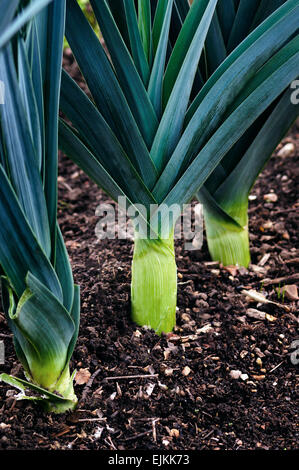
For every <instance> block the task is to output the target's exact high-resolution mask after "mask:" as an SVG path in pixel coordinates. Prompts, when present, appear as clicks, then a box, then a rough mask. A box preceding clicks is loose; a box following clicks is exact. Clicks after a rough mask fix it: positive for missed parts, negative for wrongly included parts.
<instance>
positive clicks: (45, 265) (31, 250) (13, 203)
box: [0, 166, 62, 301]
mask: <svg viewBox="0 0 299 470" xmlns="http://www.w3.org/2000/svg"><path fill="white" fill-rule="evenodd" d="M0 227H1V230H0V265H1V266H2V267H3V270H4V271H5V273H6V275H7V277H8V278H9V280H10V282H11V284H12V286H13V288H14V290H15V292H16V294H17V295H18V296H19V297H20V296H21V295H22V294H23V292H24V290H25V289H26V283H25V278H26V276H27V273H28V272H29V271H31V272H32V273H33V274H34V275H35V276H36V277H37V278H38V279H40V281H41V282H43V284H44V285H45V286H47V287H48V289H49V290H51V292H53V294H54V295H55V296H56V297H57V299H58V300H60V301H62V292H61V286H60V284H59V281H58V278H57V276H56V273H55V271H54V269H53V268H52V266H51V264H50V262H49V260H48V258H47V256H46V255H45V253H44V252H43V250H42V248H41V247H40V245H39V244H38V242H37V240H36V238H35V236H34V234H33V232H32V230H31V228H30V226H29V224H28V222H27V220H26V218H25V216H24V213H23V211H22V209H21V207H20V205H19V202H18V200H17V197H16V194H15V192H14V190H13V188H12V186H11V184H10V182H9V180H8V178H7V176H6V174H5V172H4V171H3V168H2V167H1V166H0Z"/></svg>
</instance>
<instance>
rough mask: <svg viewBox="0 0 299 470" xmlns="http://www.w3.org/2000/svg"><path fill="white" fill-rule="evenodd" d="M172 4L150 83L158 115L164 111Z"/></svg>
mask: <svg viewBox="0 0 299 470" xmlns="http://www.w3.org/2000/svg"><path fill="white" fill-rule="evenodd" d="M172 5H173V0H169V1H168V4H167V10H166V13H165V16H164V21H163V25H162V30H161V35H160V41H159V44H158V47H157V51H156V54H155V59H154V64H153V68H152V71H151V76H150V81H149V85H148V94H149V97H150V99H151V102H152V104H153V106H154V109H155V111H156V114H157V116H158V117H160V116H161V112H162V90H163V77H164V68H165V61H166V52H167V45H168V37H169V27H170V20H171V14H172Z"/></svg>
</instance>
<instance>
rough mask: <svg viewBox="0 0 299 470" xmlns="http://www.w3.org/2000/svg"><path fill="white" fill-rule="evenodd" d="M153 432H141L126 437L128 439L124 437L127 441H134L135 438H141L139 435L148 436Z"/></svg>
mask: <svg viewBox="0 0 299 470" xmlns="http://www.w3.org/2000/svg"><path fill="white" fill-rule="evenodd" d="M151 432H152V431H145V432H141V433H140V434H135V436H131V437H126V439H124V440H125V441H134V440H135V439H139V437H143V436H147V435H148V434H150V433H151Z"/></svg>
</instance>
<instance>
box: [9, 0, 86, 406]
mask: <svg viewBox="0 0 299 470" xmlns="http://www.w3.org/2000/svg"><path fill="white" fill-rule="evenodd" d="M23 3H24V2H19V1H17V0H1V19H0V44H1V46H2V47H1V49H0V79H1V81H2V82H3V84H4V87H3V88H4V96H3V100H2V101H3V103H2V104H0V271H1V272H0V274H1V291H2V301H3V308H4V311H5V314H6V317H7V321H8V325H9V327H10V328H11V331H12V333H13V340H14V346H15V350H16V354H17V356H18V358H19V360H20V362H21V363H22V365H23V367H24V372H25V377H26V380H23V379H20V378H15V377H11V376H9V375H7V374H4V373H3V374H0V381H1V380H2V381H4V382H6V383H8V384H10V385H13V386H15V387H17V388H18V389H19V390H20V391H21V393H20V398H23V399H31V400H34V401H38V402H39V403H40V404H42V405H43V406H44V407H45V408H46V409H47V410H48V411H53V412H56V413H60V412H64V411H66V410H68V409H73V408H74V407H75V406H76V403H77V398H76V396H75V394H74V389H73V375H72V376H71V375H70V370H69V362H70V359H71V356H72V353H73V350H74V346H75V343H76V339H77V334H78V327H79V288H78V287H77V286H74V281H73V277H72V271H71V267H70V263H69V259H68V255H67V252H66V248H65V245H64V242H63V238H62V235H61V232H60V229H59V226H58V224H57V217H56V206H57V158H58V109H59V106H58V105H59V92H60V81H61V62H62V46H63V38H64V23H65V2H64V1H63V0H54V1H51V0H48V1H40V0H38V1H32V2H30V3H29V4H28V2H26V4H28V6H27V7H26V8H23ZM47 4H48V5H47ZM45 6H46V8H45V9H43V10H42V11H41V8H42V7H45ZM19 28H21V30H20V29H19ZM18 31H19V32H18ZM28 391H31V392H32V391H33V392H34V394H33V396H28V394H27V392H28Z"/></svg>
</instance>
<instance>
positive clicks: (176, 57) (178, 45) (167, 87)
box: [163, 0, 215, 108]
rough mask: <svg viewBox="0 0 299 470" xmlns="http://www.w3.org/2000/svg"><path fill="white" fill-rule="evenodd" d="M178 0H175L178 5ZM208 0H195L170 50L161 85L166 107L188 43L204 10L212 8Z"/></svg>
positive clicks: (188, 47) (207, 23)
mask: <svg viewBox="0 0 299 470" xmlns="http://www.w3.org/2000/svg"><path fill="white" fill-rule="evenodd" d="M178 4H179V2H177V6H178ZM208 4H209V2H208V1H206V0H195V1H194V2H193V4H192V6H191V8H190V10H189V12H188V14H187V17H186V19H185V21H184V23H183V26H182V29H181V31H180V33H179V36H178V38H177V40H176V42H175V45H174V49H173V51H172V54H171V57H170V59H169V62H168V65H167V69H166V72H165V78H164V86H163V107H164V108H165V107H166V104H167V102H168V100H169V97H170V95H171V92H172V89H173V87H174V84H175V82H176V80H177V77H178V75H179V71H180V69H181V67H182V65H183V63H184V61H185V58H186V55H187V53H188V51H189V50H190V45H191V43H192V40H193V38H194V35H195V33H196V31H198V28H199V24H200V22H201V20H202V17H203V15H204V12H205V10H206V9H207V10H208V11H209V10H210V9H211V8H214V7H215V5H214V2H211V4H210V5H208ZM205 22H206V24H204V25H203V26H204V27H206V26H209V24H210V21H207V19H206V18H205V21H204V23H205Z"/></svg>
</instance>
